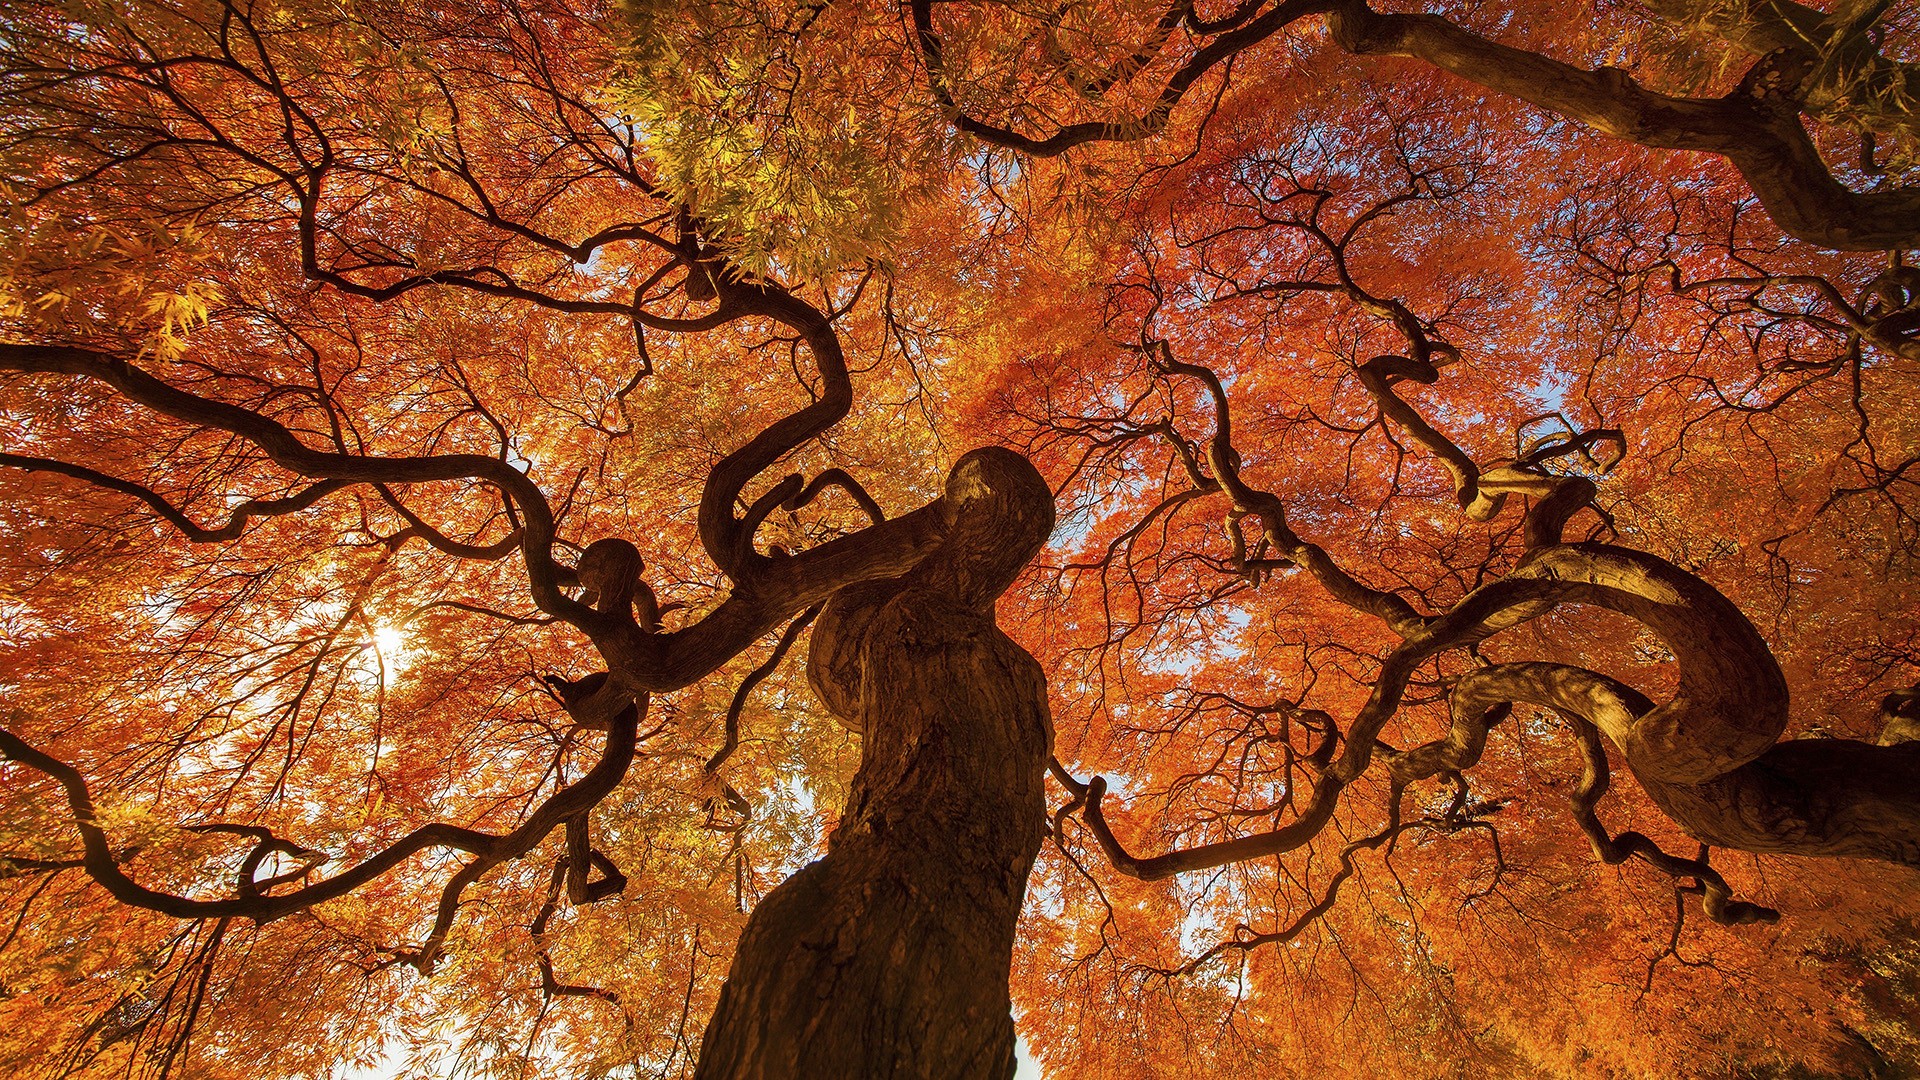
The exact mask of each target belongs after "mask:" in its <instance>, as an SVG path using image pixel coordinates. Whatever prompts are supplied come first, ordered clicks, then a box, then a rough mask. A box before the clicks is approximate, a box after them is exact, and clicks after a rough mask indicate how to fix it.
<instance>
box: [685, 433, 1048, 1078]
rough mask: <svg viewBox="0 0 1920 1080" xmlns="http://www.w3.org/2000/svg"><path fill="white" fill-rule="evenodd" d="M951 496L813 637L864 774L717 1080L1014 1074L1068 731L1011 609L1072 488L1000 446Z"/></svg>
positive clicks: (755, 918) (754, 923)
mask: <svg viewBox="0 0 1920 1080" xmlns="http://www.w3.org/2000/svg"><path fill="white" fill-rule="evenodd" d="M945 506H946V508H947V509H946V510H945V513H946V514H947V516H948V520H947V522H946V523H945V526H946V528H945V536H944V538H943V541H942V543H941V546H940V547H939V548H938V549H936V551H935V552H934V553H933V554H932V555H931V556H930V557H929V558H928V559H927V560H926V561H925V562H923V563H922V564H921V565H920V566H918V567H917V568H915V569H914V570H913V571H911V572H909V573H908V574H906V575H904V576H902V577H899V578H892V579H888V580H883V581H874V582H867V583H864V584H861V585H857V586H853V587H850V588H847V589H843V590H842V591H841V592H840V593H839V594H837V595H836V596H835V597H834V599H833V600H832V601H831V602H830V603H829V604H828V605H827V607H826V609H825V610H824V611H823V612H822V614H821V617H820V621H819V624H818V625H817V626H816V627H815V629H814V632H813V642H812V645H811V651H810V656H809V662H808V676H809V680H810V681H811V682H812V684H813V686H814V689H815V690H816V692H817V693H819V695H820V697H821V699H822V700H823V701H824V702H825V703H826V705H827V707H828V708H829V709H831V710H832V711H833V712H834V714H835V715H836V716H838V717H839V718H840V719H841V720H842V721H843V722H844V723H845V724H846V725H847V726H848V727H850V728H853V729H854V730H857V731H861V732H863V733H864V736H865V737H864V743H863V747H862V752H861V763H860V770H859V773H858V774H857V775H856V776H855V777H854V781H853V787H852V791H851V793H850V795H849V798H848V801H847V805H846V808H845V810H844V812H843V813H842V816H841V821H840V826H839V828H838V829H837V830H836V831H835V832H834V834H833V837H832V839H831V841H830V842H829V844H828V851H827V855H826V857H825V858H823V859H821V860H820V861H818V862H815V863H813V864H811V865H809V866H807V867H806V868H805V869H803V870H801V871H800V872H799V873H797V874H795V875H794V876H793V877H792V878H790V879H788V880H787V881H786V882H785V883H783V884H781V885H780V886H779V887H778V888H776V889H774V890H773V892H771V893H769V894H768V895H767V897H766V898H765V899H764V900H762V901H761V902H760V904H759V906H758V907H756V908H755V909H754V912H753V915H752V917H751V918H750V919H749V920H748V922H747V927H746V930H745V932H744V933H743V934H742V936H741V939H740V945H739V951H738V953H737V954H736V955H735V958H734V963H733V969H732V971H731V972H730V973H729V975H728V978H727V984H726V986H725V988H724V989H723V990H722V992H721V995H720V1002H719V1005H718V1007H717V1008H716V1009H715V1011H714V1014H713V1018H712V1020H711V1021H710V1022H709V1023H708V1025H707V1033H706V1039H705V1047H704V1050H703V1051H702V1055H701V1060H700V1067H699V1071H698V1073H697V1075H698V1076H699V1077H701V1078H702V1080H723V1078H724V1080H747V1078H769V1080H772V1078H788V1077H801V1076H820V1077H829V1076H832V1077H843V1076H844V1077H872V1078H879V1077H892V1076H902V1077H916V1078H918V1077H927V1078H944V1077H952V1078H956V1080H957V1078H963V1077H964V1078H983V1077H995V1078H1004V1077H1008V1076H1011V1075H1012V1073H1013V1067H1014V1064H1013V1046H1014V1036H1013V1019H1012V1016H1011V1013H1010V1005H1009V1001H1008V994H1007V980H1008V974H1009V967H1010V965H1011V963H1012V955H1013V936H1014V923H1015V920H1016V918H1017V917H1018V915H1019V912H1020V904H1021V901H1022V899H1023V898H1024V896H1025V893H1026V880H1027V874H1028V871H1029V870H1031V869H1032V866H1033V860H1034V856H1035V855H1036V854H1037V853H1038V851H1039V848H1040V841H1041V839H1042V837H1043V836H1044V835H1045V831H1046V826H1045V802H1044V794H1043V789H1042V777H1043V774H1044V773H1045V770H1046V764H1047V756H1048V753H1049V749H1050V744H1051V742H1052V725H1051V722H1050V720H1049V718H1048V714H1047V701H1046V680H1045V677H1044V675H1043V674H1042V672H1041V670H1040V666H1039V664H1037V663H1036V662H1035V661H1034V659H1033V658H1032V657H1031V656H1029V655H1028V654H1027V652H1026V651H1025V650H1024V649H1022V648H1020V646H1018V645H1016V644H1015V643H1014V642H1013V640H1012V639H1010V638H1008V637H1007V636H1006V635H1005V634H1003V633H1001V631H1000V630H999V628H998V627H996V626H995V625H994V620H993V603H994V599H995V598H996V597H997V596H999V595H1000V593H1001V592H1002V591H1004V590H1005V589H1006V587H1007V586H1008V585H1010V584H1011V583H1012V582H1013V579H1014V577H1015V576H1016V575H1017V574H1018V573H1019V571H1020V569H1021V567H1022V566H1024V565H1025V564H1026V562H1027V560H1028V559H1030V558H1032V556H1033V554H1034V553H1035V552H1036V551H1038V550H1039V547H1040V545H1041V544H1042V543H1043V542H1045V540H1046V538H1047V534H1048V533H1049V532H1050V531H1051V530H1052V527H1053V495H1052V492H1051V491H1050V490H1049V489H1048V488H1047V485H1046V482H1045V481H1044V480H1042V479H1041V478H1040V475H1039V473H1038V472H1036V471H1035V470H1034V468H1033V466H1032V465H1030V464H1029V463H1028V462H1027V461H1026V459H1025V458H1022V457H1021V456H1020V455H1018V454H1016V453H1014V452H1012V451H1010V450H1001V449H993V448H989V449H984V450H976V451H974V452H972V453H970V454H968V455H967V456H966V457H964V458H962V459H961V460H960V462H959V464H957V465H956V466H955V467H954V470H953V472H952V474H951V475H950V476H949V477H948V480H947V497H946V499H945Z"/></svg>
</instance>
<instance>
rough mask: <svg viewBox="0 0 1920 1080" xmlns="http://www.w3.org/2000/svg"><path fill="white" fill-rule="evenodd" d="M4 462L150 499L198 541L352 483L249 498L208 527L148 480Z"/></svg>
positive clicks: (44, 462) (7, 457) (32, 460)
mask: <svg viewBox="0 0 1920 1080" xmlns="http://www.w3.org/2000/svg"><path fill="white" fill-rule="evenodd" d="M0 465H10V466H12V467H13V468H16V469H24V470H26V471H28V472H48V473H55V474H57V475H60V476H70V477H72V478H74V479H76V480H84V481H86V482H87V483H89V484H92V485H93V486H95V487H99V488H105V489H106V490H108V491H117V492H120V493H121V494H123V495H131V496H133V497H134V498H136V499H138V500H140V501H141V502H143V503H146V504H147V505H148V506H149V507H151V508H152V509H153V512H154V513H156V514H159V515H160V516H161V517H162V518H163V519H165V520H166V522H167V523H168V524H169V525H172V526H173V527H174V528H176V529H179V530H180V532H181V534H182V535H184V536H185V537H186V538H187V539H188V540H189V541H191V542H193V543H196V544H218V543H224V542H226V541H228V540H236V539H238V538H239V537H240V534H242V533H244V532H245V531H246V529H247V523H248V522H249V521H252V520H253V519H254V518H260V517H279V516H282V515H285V514H294V513H298V512H300V511H302V510H305V509H307V508H308V507H310V506H312V505H314V504H315V503H317V502H319V501H320V500H321V499H324V498H326V497H327V496H328V495H331V494H333V493H334V492H336V491H339V490H340V489H342V488H344V487H347V486H349V485H350V483H351V482H350V481H347V480H340V479H331V480H322V481H320V482H319V483H317V484H310V485H308V486H307V487H304V488H302V489H300V490H299V491H297V492H295V493H294V494H292V495H287V496H283V497H281V498H277V499H246V500H243V501H242V502H241V503H240V504H239V505H237V506H235V507H234V508H233V509H232V510H229V511H228V512H227V520H226V521H225V522H224V523H222V524H220V525H218V526H216V527H213V528H207V527H206V526H203V525H201V524H199V523H198V522H196V521H194V520H193V519H192V518H190V517H188V516H187V515H186V513H185V512H184V511H182V510H181V509H180V508H179V507H176V506H174V505H173V503H171V502H169V501H168V500H167V498H166V497H165V496H163V495H161V494H160V493H159V492H157V491H155V490H153V489H152V488H150V487H147V486H146V485H144V484H136V483H134V482H133V481H131V480H123V479H121V478H119V477H117V476H109V475H107V474H106V473H103V472H101V471H99V470H98V469H91V468H88V467H87V466H85V465H76V464H73V463H71V462H66V461H56V460H54V459H52V458H43V457H33V456H30V455H26V454H8V453H0Z"/></svg>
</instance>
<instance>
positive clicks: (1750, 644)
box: [1390, 544, 1920, 866]
mask: <svg viewBox="0 0 1920 1080" xmlns="http://www.w3.org/2000/svg"><path fill="white" fill-rule="evenodd" d="M1561 603H1573V604H1591V605H1594V606H1598V607H1604V608H1608V609H1610V610H1613V611H1617V612H1620V613H1622V614H1624V615H1627V616H1629V617H1631V618H1633V619H1635V620H1637V621H1639V622H1640V623H1641V624H1642V625H1644V626H1646V627H1647V628H1648V629H1650V630H1652V631H1653V632H1654V633H1655V634H1657V635H1659V637H1660V639H1661V640H1662V641H1663V642H1665V644H1666V645H1667V647H1668V649H1670V650H1671V651H1672V653H1673V655H1674V659H1675V661H1676V662H1677V663H1678V665H1679V674H1680V679H1679V686H1678V687H1677V689H1676V691H1675V693H1674V694H1673V696H1672V698H1671V699H1669V700H1668V701H1665V702H1661V703H1658V704H1656V703H1654V702H1652V701H1649V700H1648V699H1647V698H1646V697H1645V696H1644V695H1642V694H1640V693H1639V692H1638V691H1636V690H1634V689H1632V688H1631V687H1627V686H1624V685H1622V684H1621V683H1619V682H1616V681H1615V680H1613V679H1610V678H1608V677H1607V676H1605V675H1602V674H1600V673H1598V672H1593V671H1588V670H1586V669H1583V668H1578V667H1573V666H1569V665H1564V664H1545V663H1513V664H1495V665H1492V666H1489V667H1486V668H1481V669H1479V670H1477V671H1475V672H1472V673H1470V674H1469V675H1467V676H1466V677H1464V678H1462V679H1461V680H1460V682H1459V683H1458V684H1457V685H1456V686H1455V688H1454V691H1453V695H1452V702H1451V704H1452V712H1453V720H1454V726H1453V730H1452V731H1451V732H1450V733H1449V734H1448V736H1447V738H1445V739H1442V740H1439V741H1436V742H1433V743H1430V744H1427V745H1426V746H1422V747H1418V748H1416V749H1414V750H1413V751H1410V752H1408V753H1406V754H1394V755H1390V764H1391V767H1392V769H1393V771H1394V774H1395V776H1396V778H1398V779H1399V780H1400V781H1402V782H1406V781H1410V780H1412V779H1416V778H1424V777H1427V776H1431V775H1434V774H1435V773H1438V772H1441V771H1443V770H1459V769H1463V768H1466V767H1468V766H1470V765H1471V764H1472V763H1473V762H1475V761H1477V760H1478V758H1479V756H1480V751H1481V747H1482V745H1483V744H1484V741H1485V738H1486V729H1487V727H1488V726H1489V724H1490V723H1492V722H1497V718H1498V717H1499V716H1501V715H1503V713H1501V712H1498V711H1496V710H1497V708H1498V707H1500V706H1504V705H1506V704H1510V703H1513V704H1517V703H1525V704H1531V705H1540V706H1544V707H1547V708H1551V709H1554V710H1556V711H1558V712H1559V713H1560V714H1561V715H1563V716H1566V717H1569V718H1571V719H1575V720H1577V721H1580V722H1582V723H1585V724H1590V725H1592V728H1593V730H1595V731H1597V732H1598V733H1599V734H1601V735H1604V736H1605V737H1606V738H1607V739H1608V740H1609V741H1611V742H1612V743H1613V744H1614V746H1616V747H1617V748H1619V750H1620V753H1621V756H1622V757H1623V758H1624V759H1625V760H1626V764H1627V767H1628V768H1629V769H1630V770H1631V771H1632V772H1633V774H1634V776H1635V777H1636V778H1638V779H1639V781H1640V783H1641V785H1642V786H1643V787H1645V788H1646V790H1647V792H1648V794H1649V795H1651V796H1652V797H1653V800H1654V802H1655V803H1657V804H1658V805H1659V807H1660V808H1661V809H1662V810H1663V811H1665V812H1666V813H1667V815H1668V816H1669V817H1671V818H1673V820H1674V821H1676V822H1678V823H1679V824H1680V826H1681V827H1682V828H1684V829H1686V830H1687V831H1688V832H1689V833H1691V834H1692V835H1693V836H1694V837H1696V838H1698V839H1699V840H1701V841H1704V842H1706V843H1708V844H1711V845H1714V846H1718V847H1727V848H1737V849H1740V850H1743V851H1759V852H1773V853H1779V854H1788V855H1813V856H1851V857H1855V858H1869V859H1884V860H1886V861H1888V862H1895V863H1902V864H1905V865H1908V866H1920V741H1909V740H1908V739H1907V738H1906V737H1905V735H1904V734H1903V732H1904V729H1903V728H1900V727H1899V726H1898V725H1897V724H1895V723H1894V722H1893V721H1894V720H1898V719H1900V713H1899V710H1901V709H1903V708H1906V705H1905V699H1904V698H1903V697H1902V696H1901V695H1894V697H1892V698H1889V701H1888V704H1887V705H1884V706H1883V709H1884V710H1886V711H1888V713H1889V716H1890V719H1889V721H1888V724H1887V727H1888V729H1889V734H1887V735H1885V736H1883V742H1884V743H1886V744H1887V745H1874V744H1871V743H1865V742H1858V741H1854V740H1850V739H1792V740H1787V741H1784V742H1781V741H1778V740H1779V737H1780V734H1781V733H1782V731H1783V730H1784V729H1785V727H1786V722H1787V685H1786V680H1785V678H1784V677H1783V676H1782V674H1781V672H1780V666H1779V664H1778V663H1777V662H1776V661H1775V660H1774V657H1773V654H1772V652H1771V651H1769V650H1768V648H1767V645H1766V642H1765V641H1764V640H1763V639H1762V638H1761V636H1760V634H1759V631H1757V630H1755V629H1754V627H1753V624H1752V623H1750V622H1749V621H1747V618H1746V616H1745V615H1743V614H1741V612H1740V610H1739V609H1738V608H1737V607H1735V606H1734V605H1733V604H1732V602H1730V601H1728V600H1727V599H1726V598H1725V597H1724V596H1722V595H1720V593H1719V592H1718V591H1717V590H1715V589H1714V588H1713V587H1712V586H1711V585H1709V584H1707V583H1706V582H1704V581H1702V580H1700V579H1699V578H1698V577H1695V576H1694V575H1693V574H1690V573H1688V572H1686V571H1684V570H1681V569H1680V568H1679V567H1676V566H1674V565H1672V564H1671V563H1668V562H1666V561H1664V560H1661V559H1658V558H1655V557H1654V556H1652V555H1649V554H1646V553H1645V552H1638V551H1630V550H1627V549H1624V548H1614V547H1607V546H1604V545H1599V544H1565V545H1554V546H1550V547H1544V548H1541V549H1539V550H1537V551H1535V552H1533V553H1532V554H1530V555H1529V556H1528V557H1527V558H1526V559H1525V560H1524V561H1523V562H1522V563H1521V565H1520V566H1519V567H1517V568H1516V569H1515V570H1514V572H1513V573H1512V574H1511V575H1509V576H1508V578H1507V580H1506V581H1504V582H1501V583H1498V584H1496V585H1493V586H1489V587H1487V588H1484V589H1482V590H1481V591H1480V592H1478V593H1476V594H1474V595H1472V596H1470V597H1468V598H1467V599H1466V600H1465V601H1463V602H1462V603H1461V604H1460V605H1459V607H1458V608H1457V609H1456V611H1455V612H1454V613H1453V614H1452V615H1450V616H1448V617H1447V618H1446V619H1444V620H1441V621H1440V622H1439V623H1436V624H1435V627H1434V629H1433V631H1432V632H1431V633H1432V636H1433V637H1434V638H1436V639H1438V640H1441V641H1445V642H1446V643H1448V644H1452V645H1457V644H1459V643H1460V642H1462V641H1466V640H1478V639H1479V638H1481V637H1484V636H1487V635H1489V634H1491V633H1494V632H1497V631H1498V630H1501V629H1505V628H1507V627H1509V626H1513V625H1515V624H1517V623H1519V622H1522V621H1525V620H1527V619H1530V618H1534V617H1537V616H1539V615H1541V614H1544V613H1546V612H1547V611H1549V610H1552V608H1553V607H1554V606H1555V605H1557V604H1561ZM1427 648H1428V649H1431V645H1430V644H1429V645H1428V646H1427ZM1600 764H1601V765H1602V766H1604V762H1601V763H1600Z"/></svg>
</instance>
